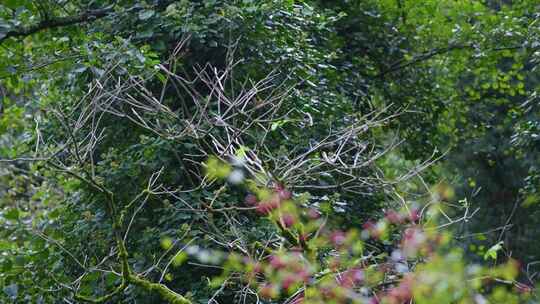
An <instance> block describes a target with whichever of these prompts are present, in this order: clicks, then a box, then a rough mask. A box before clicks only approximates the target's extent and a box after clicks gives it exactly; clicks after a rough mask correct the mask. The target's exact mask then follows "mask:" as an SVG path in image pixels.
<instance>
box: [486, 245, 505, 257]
mask: <svg viewBox="0 0 540 304" xmlns="http://www.w3.org/2000/svg"><path fill="white" fill-rule="evenodd" d="M503 244H504V243H503V242H502V241H500V242H498V243H497V244H495V245H493V246H491V248H489V249H488V251H486V253H485V254H484V260H487V259H489V258H491V259H494V260H496V259H497V252H498V251H499V250H501V249H502V248H503V247H502V245H503Z"/></svg>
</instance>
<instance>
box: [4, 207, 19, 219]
mask: <svg viewBox="0 0 540 304" xmlns="http://www.w3.org/2000/svg"><path fill="white" fill-rule="evenodd" d="M4 217H5V218H6V219H8V220H13V221H16V220H18V219H19V209H17V208H13V209H10V210H9V211H8V212H6V214H5V215H4Z"/></svg>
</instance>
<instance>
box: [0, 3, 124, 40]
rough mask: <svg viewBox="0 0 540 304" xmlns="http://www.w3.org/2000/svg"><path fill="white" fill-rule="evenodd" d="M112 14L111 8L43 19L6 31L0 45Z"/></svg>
mask: <svg viewBox="0 0 540 304" xmlns="http://www.w3.org/2000/svg"><path fill="white" fill-rule="evenodd" d="M111 12H113V9H112V6H109V7H107V8H102V9H96V10H89V11H86V12H84V13H81V14H79V15H76V16H67V17H58V18H53V19H44V20H42V21H40V22H39V23H36V24H33V25H29V26H21V27H17V28H15V29H13V30H10V31H8V32H7V33H5V34H4V36H3V37H2V36H1V35H0V44H2V43H3V42H4V41H5V40H7V39H8V38H17V37H27V36H30V35H32V34H35V33H37V32H39V31H42V30H46V29H52V28H57V27H62V26H69V25H74V24H79V23H86V22H93V21H95V20H97V19H100V18H103V17H105V16H107V15H109V14H110V13H111Z"/></svg>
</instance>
